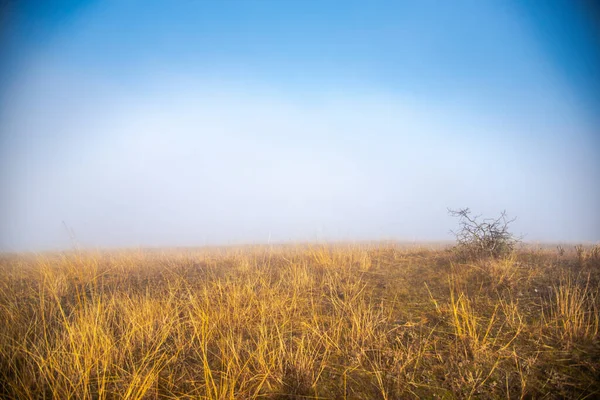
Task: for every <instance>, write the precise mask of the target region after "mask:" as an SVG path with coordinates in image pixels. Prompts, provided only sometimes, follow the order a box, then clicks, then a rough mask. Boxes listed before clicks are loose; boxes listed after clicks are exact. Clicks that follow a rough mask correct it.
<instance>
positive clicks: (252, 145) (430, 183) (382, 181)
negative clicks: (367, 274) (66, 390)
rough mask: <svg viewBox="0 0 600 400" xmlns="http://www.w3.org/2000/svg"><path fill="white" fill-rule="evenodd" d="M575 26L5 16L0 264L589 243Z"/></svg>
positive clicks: (589, 119)
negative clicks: (149, 251) (473, 233)
mask: <svg viewBox="0 0 600 400" xmlns="http://www.w3.org/2000/svg"><path fill="white" fill-rule="evenodd" d="M583 4H584V3H583V2H582V3H576V2H569V1H547V2H542V3H540V2H511V1H459V2H452V3H451V4H450V2H433V1H419V2H416V1H414V2H413V1H406V2H404V1H389V2H380V1H373V2H361V1H267V0H255V1H233V0H229V1H218V2H217V1H210V2H209V1H192V0H181V1H169V2H167V1H144V2H141V1H133V0H132V1H103V2H81V1H44V2H26V1H25V2H17V3H16V4H15V5H8V6H4V9H3V11H2V13H3V14H2V27H3V28H2V31H1V34H2V36H1V39H0V51H1V53H0V54H1V55H0V73H1V74H0V135H1V136H0V146H1V147H0V155H1V159H0V168H1V169H0V174H1V175H0V179H1V181H0V185H1V187H2V192H3V193H4V194H3V195H2V199H1V200H2V203H1V204H0V205H1V207H0V217H1V218H2V220H3V223H2V225H1V228H0V247H1V248H2V249H4V250H41V249H54V248H64V247H68V246H70V245H71V243H70V241H69V237H68V234H67V233H66V231H65V229H64V226H63V221H64V222H65V223H66V224H67V225H68V226H69V227H71V228H72V229H73V230H74V231H75V234H76V236H77V240H78V241H79V242H80V243H81V244H82V245H85V246H90V247H98V246H100V247H129V246H140V245H141V246H173V245H182V246H189V245H204V244H233V243H249V242H252V243H253V242H259V243H260V242H266V241H267V240H269V238H270V240H272V241H305V240H370V239H372V240H377V239H399V240H443V239H449V238H451V236H449V233H448V231H449V230H450V229H452V228H454V227H455V223H456V221H453V220H452V219H451V218H449V217H448V216H447V212H446V208H447V207H452V208H457V207H471V208H472V209H473V210H474V211H475V212H477V213H483V214H484V215H490V216H493V215H497V214H498V213H499V212H500V211H502V210H503V209H506V210H507V211H508V213H509V214H510V215H514V216H517V217H518V220H517V222H516V223H515V225H514V229H515V230H516V231H517V233H522V234H525V235H526V237H525V238H526V239H527V240H531V241H598V240H600V207H598V206H597V204H600V191H599V189H598V186H599V185H598V182H600V161H599V158H598V157H597V154H599V153H600V152H599V150H600V139H599V137H598V134H597V132H599V129H598V128H599V124H600V121H599V118H598V113H597V110H598V109H600V50H599V49H600V27H599V25H598V21H599V20H598V16H599V15H600V14H598V9H594V8H592V7H591V6H589V5H588V6H584V5H583ZM590 4H591V2H590Z"/></svg>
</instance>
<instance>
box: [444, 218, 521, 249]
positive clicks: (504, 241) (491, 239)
mask: <svg viewBox="0 0 600 400" xmlns="http://www.w3.org/2000/svg"><path fill="white" fill-rule="evenodd" d="M448 213H449V214H450V215H451V216H452V217H457V218H458V225H459V229H458V231H451V232H452V234H454V236H455V237H456V241H457V244H456V246H455V247H454V249H455V251H456V252H457V253H458V254H459V255H460V256H462V257H465V258H468V259H474V258H475V259H479V258H488V257H491V258H501V257H505V256H508V255H509V254H511V253H512V252H513V250H514V248H515V246H516V245H517V244H518V243H519V242H520V240H521V238H520V237H516V236H515V235H514V234H512V233H511V232H510V231H509V227H510V224H512V223H513V222H514V221H515V220H516V218H512V219H510V218H508V216H507V214H506V211H502V213H501V214H500V216H499V217H497V218H484V219H480V218H481V215H476V216H473V215H472V214H471V210H470V209H469V208H462V209H459V210H452V209H448Z"/></svg>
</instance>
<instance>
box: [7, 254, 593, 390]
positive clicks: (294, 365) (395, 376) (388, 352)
mask: <svg viewBox="0 0 600 400" xmlns="http://www.w3.org/2000/svg"><path fill="white" fill-rule="evenodd" d="M594 251H596V253H594ZM599 280H600V263H598V256H597V250H587V252H586V250H581V249H578V250H577V251H575V250H574V249H573V251H569V252H564V251H562V250H561V251H558V250H556V249H554V250H553V249H526V250H521V251H520V252H519V253H517V254H514V255H512V256H511V257H509V258H506V259H501V260H487V261H485V260H483V261H477V262H464V261H460V260H459V259H457V258H456V257H453V255H452V253H451V252H449V251H446V250H443V249H435V250H434V249H426V248H406V247H400V246H396V245H393V244H375V245H373V244H371V245H367V244H365V245H332V246H324V245H312V246H311V245H305V246H296V247H294V246H279V247H278V246H276V247H259V246H257V247H247V248H220V249H217V248H215V249H199V250H179V251H177V250H172V251H164V252H159V251H144V252H142V251H122V252H105V253H95V254H92V253H81V252H78V253H68V254H45V255H36V256H34V255H19V256H8V255H5V256H3V258H2V260H1V266H0V321H1V325H0V397H3V398H19V399H22V398H57V399H70V398H71V399H88V398H89V399H104V398H111V399H112V398H119V399H120V398H126V399H153V398H194V399H195V398H202V399H246V398H248V399H249V398H271V399H294V398H295V399H301V398H306V399H317V398H331V399H376V398H381V399H397V398H432V397H441V398H448V399H451V398H471V397H474V398H502V399H512V398H532V397H535V398H537V397H544V398H593V397H598V396H600V384H599V383H598V376H600V341H599V318H600V317H599V305H600V293H599V289H598V287H599Z"/></svg>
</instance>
